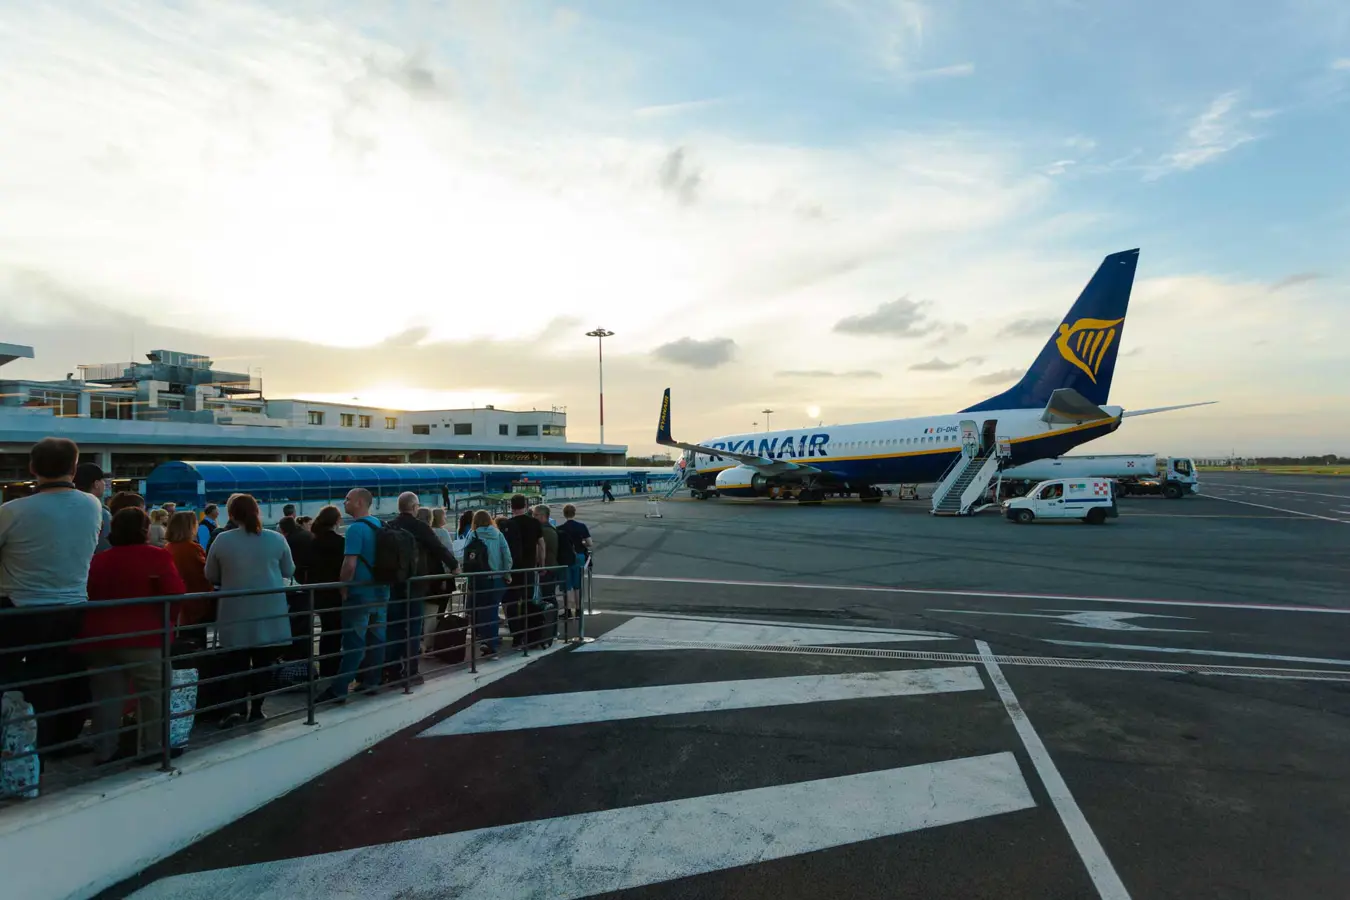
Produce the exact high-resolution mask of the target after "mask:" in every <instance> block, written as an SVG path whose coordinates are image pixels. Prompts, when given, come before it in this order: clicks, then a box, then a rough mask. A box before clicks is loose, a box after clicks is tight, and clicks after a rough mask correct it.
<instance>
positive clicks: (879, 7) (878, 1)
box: [830, 0, 930, 74]
mask: <svg viewBox="0 0 1350 900" xmlns="http://www.w3.org/2000/svg"><path fill="white" fill-rule="evenodd" d="M830 5H831V6H832V7H834V8H835V9H837V10H839V11H840V12H843V13H844V14H845V15H846V17H847V20H848V22H849V24H850V25H851V26H852V28H853V37H854V40H855V41H856V42H857V43H858V44H859V45H861V46H862V47H863V48H864V50H865V51H866V55H865V58H867V59H869V61H871V62H872V64H873V65H876V66H879V67H880V68H883V69H886V70H888V71H891V72H901V73H902V74H903V70H904V69H905V68H906V67H908V66H910V65H912V64H913V62H914V58H915V57H916V56H917V55H918V51H919V48H920V46H921V45H922V44H923V40H924V33H925V31H926V30H927V26H928V23H929V20H930V13H929V10H928V8H927V6H925V5H924V4H923V3H921V2H918V0H833V2H832V3H831V4H830Z"/></svg>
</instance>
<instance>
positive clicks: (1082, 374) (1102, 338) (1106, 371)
mask: <svg viewBox="0 0 1350 900" xmlns="http://www.w3.org/2000/svg"><path fill="white" fill-rule="evenodd" d="M1138 262H1139V251H1138V250H1137V249H1135V250H1125V251H1122V252H1120V253H1112V254H1111V255H1110V256H1108V257H1106V258H1105V259H1104V260H1102V264H1101V265H1100V266H1099V267H1098V268H1097V274H1095V275H1093V276H1092V280H1091V281H1089V282H1088V284H1087V287H1085V288H1083V293H1081V294H1079V295H1078V300H1077V302H1075V303H1074V305H1073V308H1072V309H1070V310H1069V314H1068V315H1067V316H1065V317H1064V320H1063V322H1061V323H1060V324H1059V325H1057V326H1056V327H1055V332H1054V334H1052V335H1051V336H1050V340H1049V341H1048V342H1046V345H1045V347H1044V348H1043V349H1042V350H1041V354H1040V356H1038V357H1036V361H1035V362H1034V363H1032V365H1031V368H1030V369H1028V370H1027V372H1026V374H1025V375H1023V376H1022V380H1021V381H1019V382H1017V384H1015V385H1013V386H1012V387H1011V388H1009V389H1008V390H1006V391H1004V392H1003V393H1001V394H998V395H997V396H994V397H990V398H989V399H988V400H984V401H982V402H980V403H977V404H975V405H974V406H971V407H969V408H967V409H964V410H962V412H978V411H980V410H985V409H1040V408H1042V407H1044V406H1045V405H1046V404H1047V403H1048V402H1050V399H1051V396H1052V395H1053V394H1054V392H1055V391H1057V390H1062V389H1068V390H1073V391H1077V392H1078V393H1079V394H1081V395H1082V396H1083V397H1084V398H1085V399H1087V401H1088V402H1090V403H1094V404H1097V405H1099V406H1100V405H1102V404H1104V403H1106V401H1107V397H1108V395H1109V394H1110V392H1111V376H1112V375H1113V374H1114V373H1115V369H1116V355H1117V354H1118V353H1119V352H1120V339H1121V336H1122V335H1123V334H1124V332H1125V314H1126V312H1127V310H1128V309H1129V305H1130V289H1131V288H1132V287H1133V286H1134V270H1135V267H1136V265H1137V264H1138Z"/></svg>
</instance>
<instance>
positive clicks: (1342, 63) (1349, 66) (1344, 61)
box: [1331, 56, 1350, 72]
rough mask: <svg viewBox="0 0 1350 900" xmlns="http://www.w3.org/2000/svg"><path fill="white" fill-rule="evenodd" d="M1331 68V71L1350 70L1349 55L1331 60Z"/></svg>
mask: <svg viewBox="0 0 1350 900" xmlns="http://www.w3.org/2000/svg"><path fill="white" fill-rule="evenodd" d="M1331 69H1332V71H1333V72H1347V71H1350V56H1342V57H1341V58H1340V59H1336V60H1332V62H1331Z"/></svg>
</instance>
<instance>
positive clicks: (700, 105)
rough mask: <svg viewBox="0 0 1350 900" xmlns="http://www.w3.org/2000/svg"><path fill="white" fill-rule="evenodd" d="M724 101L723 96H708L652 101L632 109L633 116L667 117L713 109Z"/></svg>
mask: <svg viewBox="0 0 1350 900" xmlns="http://www.w3.org/2000/svg"><path fill="white" fill-rule="evenodd" d="M725 102H726V98H725V97H709V98H707V99H705V100H682V101H680V102H678V103H654V104H651V105H648V106H639V107H638V108H637V109H635V110H633V116H634V117H635V118H638V119H667V118H672V117H674V116H682V115H686V114H688V113H696V112H702V111H703V110H705V109H713V108H715V107H718V106H720V105H722V104H723V103H725Z"/></svg>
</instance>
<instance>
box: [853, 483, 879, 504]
mask: <svg viewBox="0 0 1350 900" xmlns="http://www.w3.org/2000/svg"><path fill="white" fill-rule="evenodd" d="M881 497H882V493H881V488H876V487H872V486H871V485H868V486H867V487H861V488H859V489H858V499H859V500H861V501H862V502H863V503H880V502H881Z"/></svg>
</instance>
